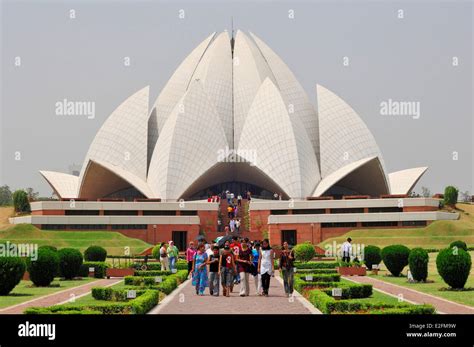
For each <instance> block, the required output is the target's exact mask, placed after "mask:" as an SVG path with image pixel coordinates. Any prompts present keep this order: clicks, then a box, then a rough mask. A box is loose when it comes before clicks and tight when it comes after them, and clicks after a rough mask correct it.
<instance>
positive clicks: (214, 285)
mask: <svg viewBox="0 0 474 347" xmlns="http://www.w3.org/2000/svg"><path fill="white" fill-rule="evenodd" d="M219 260H220V255H219V247H218V246H216V245H214V246H212V254H211V255H210V256H209V294H211V295H214V296H219Z"/></svg>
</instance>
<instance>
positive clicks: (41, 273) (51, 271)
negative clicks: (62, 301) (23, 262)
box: [28, 247, 59, 287]
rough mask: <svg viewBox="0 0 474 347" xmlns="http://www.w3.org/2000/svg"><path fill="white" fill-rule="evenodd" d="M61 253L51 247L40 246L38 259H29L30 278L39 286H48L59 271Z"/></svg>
mask: <svg viewBox="0 0 474 347" xmlns="http://www.w3.org/2000/svg"><path fill="white" fill-rule="evenodd" d="M58 267H59V255H58V252H56V251H53V250H51V249H50V248H47V247H43V248H41V247H40V248H38V259H36V260H29V261H28V272H29V273H30V280H31V281H32V282H33V283H34V284H35V285H36V286H38V287H46V286H49V285H50V284H51V282H53V280H54V276H56V274H57V273H58Z"/></svg>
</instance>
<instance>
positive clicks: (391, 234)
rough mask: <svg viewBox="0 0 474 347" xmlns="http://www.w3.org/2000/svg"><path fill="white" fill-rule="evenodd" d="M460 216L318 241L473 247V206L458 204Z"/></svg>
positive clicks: (380, 245)
mask: <svg viewBox="0 0 474 347" xmlns="http://www.w3.org/2000/svg"><path fill="white" fill-rule="evenodd" d="M457 207H458V208H459V209H461V210H463V211H459V213H460V219H459V220H454V221H435V222H433V223H431V224H430V225H428V226H427V227H425V228H403V229H360V230H352V231H350V232H348V233H346V234H344V235H342V236H339V237H333V238H330V239H327V240H324V241H323V242H321V243H320V244H319V246H320V247H322V248H323V249H324V245H326V244H332V243H333V241H335V242H336V243H338V244H341V243H342V242H344V241H345V240H346V239H347V238H348V237H351V238H352V240H353V241H352V242H353V243H354V244H364V245H366V246H367V245H376V246H379V247H384V246H388V245H393V244H403V245H405V246H407V247H409V248H414V247H423V248H435V249H442V248H445V247H447V246H448V245H449V244H450V243H451V242H452V241H456V240H463V241H464V242H466V243H467V244H468V246H474V205H468V204H458V205H457Z"/></svg>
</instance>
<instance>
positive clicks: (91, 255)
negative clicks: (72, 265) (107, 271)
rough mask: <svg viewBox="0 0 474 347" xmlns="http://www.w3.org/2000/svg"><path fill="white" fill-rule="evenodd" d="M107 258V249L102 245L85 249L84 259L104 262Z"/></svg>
mask: <svg viewBox="0 0 474 347" xmlns="http://www.w3.org/2000/svg"><path fill="white" fill-rule="evenodd" d="M106 258H107V251H106V250H105V248H103V247H100V246H90V247H88V248H87V249H86V250H85V251H84V259H85V260H86V261H89V262H91V261H93V262H96V261H99V262H103V261H105V259H106Z"/></svg>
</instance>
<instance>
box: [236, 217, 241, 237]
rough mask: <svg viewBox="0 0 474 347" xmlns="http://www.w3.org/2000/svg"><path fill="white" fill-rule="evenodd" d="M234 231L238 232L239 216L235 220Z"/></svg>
mask: <svg viewBox="0 0 474 347" xmlns="http://www.w3.org/2000/svg"><path fill="white" fill-rule="evenodd" d="M235 231H236V232H237V234H240V219H239V218H237V219H236V220H235Z"/></svg>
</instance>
